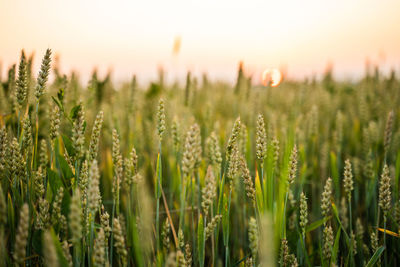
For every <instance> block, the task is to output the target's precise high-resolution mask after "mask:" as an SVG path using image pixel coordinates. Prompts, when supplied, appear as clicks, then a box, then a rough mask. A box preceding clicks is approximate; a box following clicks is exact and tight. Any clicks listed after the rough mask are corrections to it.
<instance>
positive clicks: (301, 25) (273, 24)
mask: <svg viewBox="0 0 400 267" xmlns="http://www.w3.org/2000/svg"><path fill="white" fill-rule="evenodd" d="M399 12H400V1H399V0H335V1H330V0H324V1H321V0H301V1H298V0H296V1H289V0H276V1H271V0H264V1H258V0H246V1H237V0H160V1H156V0H146V1H144V0H142V1H135V0H113V1H111V0H110V1H107V0H68V1H66V0H35V1H32V0H0V36H1V38H0V62H1V66H2V70H1V73H2V75H4V74H5V73H6V68H8V66H10V65H11V64H13V63H15V62H18V58H19V56H20V51H21V49H22V48H23V49H25V51H26V52H27V53H32V52H34V53H35V69H37V68H38V67H39V65H40V60H41V57H42V56H43V54H44V52H45V50H46V49H47V48H48V47H49V48H51V49H52V50H53V52H54V54H57V55H59V59H60V66H61V70H62V71H63V72H66V73H69V72H70V71H71V70H76V71H78V72H79V73H80V75H81V78H82V79H83V80H85V79H87V78H88V77H89V75H90V74H91V72H92V71H93V69H94V68H97V69H98V71H99V73H100V75H104V74H105V73H106V72H107V71H108V70H112V72H113V79H114V80H118V81H122V80H128V79H130V77H131V76H132V75H133V74H136V75H137V77H138V79H139V81H142V82H147V81H149V80H150V79H154V78H155V77H157V69H158V68H159V67H160V66H162V67H163V68H164V69H165V71H166V75H167V78H168V79H169V80H171V79H175V78H177V77H178V78H181V77H184V73H185V72H186V71H188V70H190V71H191V72H193V74H194V75H195V76H200V75H201V74H202V73H203V72H205V73H208V75H209V76H210V78H211V79H223V80H227V81H234V79H235V77H236V74H237V66H238V63H239V61H243V62H244V69H245V73H246V74H248V75H253V76H255V77H256V79H255V80H257V79H258V77H261V73H262V71H263V70H264V69H266V68H282V69H285V70H286V72H287V75H288V76H289V77H293V78H303V77H305V76H310V75H320V74H321V73H323V71H324V69H325V68H326V66H327V64H328V63H332V64H333V69H334V74H335V76H336V77H338V78H345V79H354V78H358V77H360V76H361V75H362V74H363V73H364V72H365V62H366V60H368V61H370V62H371V63H372V64H373V65H375V64H377V65H379V66H381V68H382V70H383V71H386V72H387V71H388V70H389V69H391V68H395V69H396V70H397V71H398V72H399V71H400V16H399ZM177 38H180V40H181V46H180V50H179V53H175V54H174V53H173V46H174V42H175V40H176V39H177Z"/></svg>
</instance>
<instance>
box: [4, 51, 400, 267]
mask: <svg viewBox="0 0 400 267" xmlns="http://www.w3.org/2000/svg"><path fill="white" fill-rule="evenodd" d="M32 60H33V59H32V57H29V58H27V57H26V56H25V55H24V54H22V56H21V60H20V62H19V64H17V66H15V65H14V66H12V67H11V68H10V69H9V75H8V77H5V78H3V79H2V80H1V83H0V94H1V95H0V185H1V186H0V244H1V245H0V261H1V263H0V265H1V266H4V265H7V266H11V265H13V264H16V265H21V266H23V265H26V266H38V265H47V266H109V265H115V266H237V265H239V266H259V265H261V266H278V265H279V266H297V265H301V266H314V265H319V266H331V265H337V266H361V265H368V266H373V265H381V266H395V265H398V264H400V261H399V259H400V257H399V253H400V240H399V238H400V236H399V234H398V232H399V228H400V202H399V197H400V196H399V176H400V127H399V125H400V124H399V118H400V112H399V109H398V106H399V104H400V81H399V80H398V79H397V78H396V77H395V75H394V74H393V75H391V76H390V77H381V76H380V75H379V71H377V72H376V74H375V75H370V74H367V75H366V76H365V77H364V78H363V79H361V80H360V81H359V82H356V83H345V82H336V81H334V80H333V79H332V78H331V75H330V73H327V74H326V75H325V78H324V79H323V80H322V81H320V82H319V81H314V80H313V81H289V80H286V81H285V80H284V81H283V83H282V84H281V85H280V86H279V87H275V88H272V87H262V88H261V87H257V86H252V85H251V79H250V78H248V77H246V75H245V74H244V72H243V71H241V70H240V71H239V75H238V79H237V84H236V85H235V86H234V87H232V86H230V85H228V84H225V83H219V82H210V81H208V80H207V77H206V76H203V79H202V82H201V83H200V82H197V80H196V79H195V78H193V77H192V76H191V75H190V74H188V76H187V81H186V84H185V85H184V86H179V85H178V84H167V83H165V82H164V79H163V73H162V72H160V78H159V80H158V81H155V82H153V83H151V84H150V86H148V87H146V88H140V87H139V86H138V85H137V83H136V78H133V79H132V81H131V82H129V83H126V84H122V85H120V86H118V87H116V86H114V85H113V83H112V82H111V79H110V76H107V77H106V78H105V79H101V78H99V77H98V76H97V74H96V73H94V74H93V75H92V79H91V80H90V82H89V84H88V86H82V85H81V84H80V83H79V82H78V79H77V76H76V74H71V75H68V76H67V75H63V74H62V73H61V72H60V70H59V69H58V67H57V65H56V64H54V65H55V67H54V68H51V51H50V50H48V51H47V52H46V54H45V56H44V58H43V61H42V66H41V69H40V72H39V74H38V75H37V76H36V75H35V74H34V73H32V67H31V66H32ZM50 72H52V73H53V76H54V79H53V78H52V79H51V81H50V82H48V80H49V79H48V77H49V73H50ZM53 76H52V77H53ZM385 229H387V230H390V231H385Z"/></svg>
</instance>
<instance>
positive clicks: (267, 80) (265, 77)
mask: <svg viewBox="0 0 400 267" xmlns="http://www.w3.org/2000/svg"><path fill="white" fill-rule="evenodd" d="M261 81H262V84H263V85H264V86H268V85H270V86H271V87H277V86H278V85H279V84H280V83H281V81H282V73H281V72H280V71H279V70H278V69H266V70H265V71H264V72H263V74H262V77H261Z"/></svg>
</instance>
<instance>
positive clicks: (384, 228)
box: [383, 215, 387, 266]
mask: <svg viewBox="0 0 400 267" xmlns="http://www.w3.org/2000/svg"><path fill="white" fill-rule="evenodd" d="M383 230H384V232H383V246H384V248H385V266H387V249H386V215H383Z"/></svg>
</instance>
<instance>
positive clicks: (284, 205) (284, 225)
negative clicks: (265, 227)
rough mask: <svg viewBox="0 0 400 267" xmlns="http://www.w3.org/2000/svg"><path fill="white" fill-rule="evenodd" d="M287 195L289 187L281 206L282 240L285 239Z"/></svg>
mask: <svg viewBox="0 0 400 267" xmlns="http://www.w3.org/2000/svg"><path fill="white" fill-rule="evenodd" d="M288 195H289V187H288V188H287V189H286V195H285V202H284V204H283V218H282V233H283V238H286V205H287V199H288Z"/></svg>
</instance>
